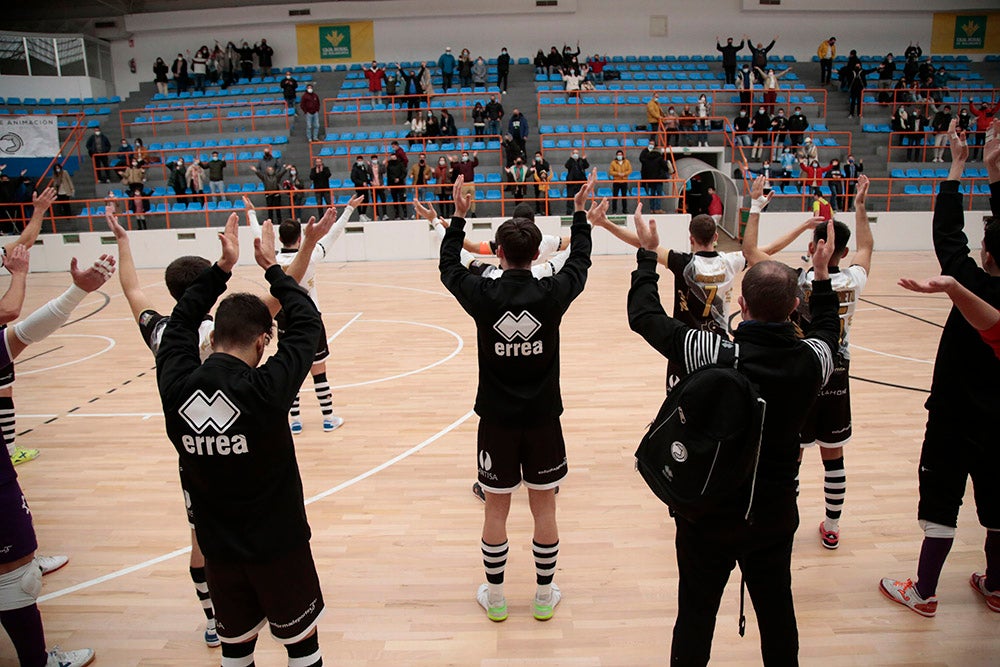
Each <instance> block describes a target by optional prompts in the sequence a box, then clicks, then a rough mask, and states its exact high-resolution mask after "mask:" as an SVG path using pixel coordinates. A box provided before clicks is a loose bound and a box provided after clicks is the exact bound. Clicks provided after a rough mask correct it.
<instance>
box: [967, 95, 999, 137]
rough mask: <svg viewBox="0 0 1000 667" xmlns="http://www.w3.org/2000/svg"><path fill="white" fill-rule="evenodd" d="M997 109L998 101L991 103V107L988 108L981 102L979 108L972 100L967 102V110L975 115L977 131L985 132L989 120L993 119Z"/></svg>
mask: <svg viewBox="0 0 1000 667" xmlns="http://www.w3.org/2000/svg"><path fill="white" fill-rule="evenodd" d="M997 111H1000V102H997V103H996V104H995V105H993V108H992V109H991V108H989V107H988V106H987V105H985V104H981V105H980V106H979V108H976V105H975V104H973V103H972V102H970V103H969V112H970V113H971V114H972V115H973V116H975V117H976V129H977V130H978V131H979V132H985V131H986V128H987V127H989V125H990V121H991V120H993V116H995V115H996V113H997Z"/></svg>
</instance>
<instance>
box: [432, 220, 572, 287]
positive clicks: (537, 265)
mask: <svg viewBox="0 0 1000 667" xmlns="http://www.w3.org/2000/svg"><path fill="white" fill-rule="evenodd" d="M434 231H435V232H437V235H438V236H439V237H440V238H442V239H443V238H444V225H442V224H441V223H440V222H438V221H436V220H435V222H434ZM560 245H562V238H561V237H559V236H553V235H551V234H544V235H542V241H541V243H539V244H538V257H537V258H536V259H535V261H534V263H533V264H532V265H531V275H532V276H534V277H535V279H536V280H537V279H540V278H548V277H550V276H552V275H555V274H556V273H559V269H561V268H562V267H563V265H564V264H566V260H567V259H569V249H568V248H567V249H566V250H563V251H562V252H559V246H560ZM459 261H460V262H461V263H462V266H464V267H465V268H467V269H468V268H469V267H471V266H472V264H473V263H474V262H479V264H480V265H481V267H482V272H481V273H480V274H479V275H481V276H482V277H483V278H489V279H490V280H496V279H497V278H499V277H500V276H502V275H503V269H501V268H500V267H499V266H495V265H493V264H487V263H484V262H480V261H479V259H477V258H476V256H475V255H473V254H472V253H471V252H469V251H468V250H466V249H465V248H462V250H461V251H460V252H459Z"/></svg>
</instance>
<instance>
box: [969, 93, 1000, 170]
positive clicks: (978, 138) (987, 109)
mask: <svg viewBox="0 0 1000 667" xmlns="http://www.w3.org/2000/svg"><path fill="white" fill-rule="evenodd" d="M969 111H970V112H971V113H972V115H973V116H975V117H976V133H975V134H974V135H973V141H970V142H969V159H970V160H975V159H976V158H975V155H976V152H977V151H978V153H979V155H980V157H981V156H982V152H983V145H984V144H985V143H986V128H987V127H989V126H990V122H991V121H992V120H993V116H995V115H996V113H997V111H1000V101H998V102H997V103H996V104H994V105H993V106H990V103H989V102H987V101H985V100H980V102H979V108H978V109H977V108H976V106H975V104H973V103H971V102H970V103H969ZM973 143H974V144H975V145H973Z"/></svg>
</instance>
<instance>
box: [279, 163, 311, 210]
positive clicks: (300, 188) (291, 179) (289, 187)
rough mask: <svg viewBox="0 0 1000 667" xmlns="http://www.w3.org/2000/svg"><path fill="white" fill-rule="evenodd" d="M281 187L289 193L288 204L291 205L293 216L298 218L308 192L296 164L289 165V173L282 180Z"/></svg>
mask: <svg viewBox="0 0 1000 667" xmlns="http://www.w3.org/2000/svg"><path fill="white" fill-rule="evenodd" d="M281 189H282V190H284V191H286V192H287V193H288V204H289V206H290V207H291V211H292V217H293V218H295V219H298V218H299V216H300V215H301V214H300V213H299V210H300V209H301V208H302V203H303V202H304V201H305V199H306V194H305V186H304V185H303V183H302V177H301V176H300V175H299V170H298V169H296V168H295V165H291V166H290V167H288V175H287V178H285V179H284V180H283V181H281Z"/></svg>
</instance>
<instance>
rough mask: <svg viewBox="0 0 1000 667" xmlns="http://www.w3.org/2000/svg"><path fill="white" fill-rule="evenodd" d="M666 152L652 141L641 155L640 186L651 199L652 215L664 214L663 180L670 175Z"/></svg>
mask: <svg viewBox="0 0 1000 667" xmlns="http://www.w3.org/2000/svg"><path fill="white" fill-rule="evenodd" d="M665 153H666V150H661V149H660V148H659V147H657V145H656V143H655V142H654V141H653V140H652V139H650V140H649V145H648V146H646V147H645V148H643V149H642V152H641V153H639V178H640V186H641V187H642V189H643V191H645V193H646V196H647V197H649V208H650V212H652V213H663V207H662V206H661V205H660V204H661V203H662V202H661V201H660V198H661V197H662V196H663V179H664V178H666V176H667V174H668V173H669V169H670V163H669V162H668V161H667V159H666V158H665V157H664V154H665Z"/></svg>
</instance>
